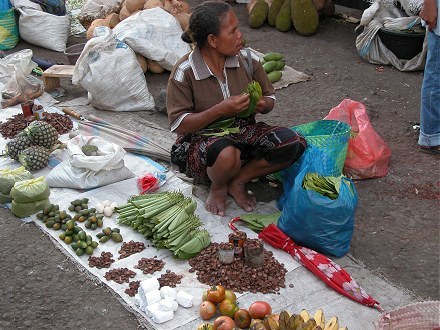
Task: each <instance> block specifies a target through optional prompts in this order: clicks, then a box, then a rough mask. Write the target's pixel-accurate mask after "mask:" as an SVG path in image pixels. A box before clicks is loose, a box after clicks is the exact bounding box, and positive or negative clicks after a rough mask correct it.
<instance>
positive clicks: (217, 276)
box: [189, 243, 287, 293]
mask: <svg viewBox="0 0 440 330" xmlns="http://www.w3.org/2000/svg"><path fill="white" fill-rule="evenodd" d="M218 246H219V243H211V244H210V245H209V246H208V247H207V248H206V249H204V250H202V251H201V252H200V253H199V254H198V255H197V256H195V257H194V258H191V259H190V260H189V264H190V266H191V268H190V269H189V271H190V272H196V275H197V279H198V280H199V281H200V282H201V283H204V284H207V285H217V284H222V285H224V286H225V287H227V288H228V289H229V290H233V291H236V292H239V293H243V292H246V291H249V292H252V293H256V292H261V293H279V292H278V291H279V290H280V288H285V287H286V285H285V276H286V273H287V270H286V269H285V268H284V264H281V263H279V262H278V260H276V259H275V258H274V257H273V253H272V252H270V251H267V250H264V266H263V267H259V268H251V267H249V266H247V265H246V264H245V263H244V259H243V258H238V257H236V258H235V260H234V262H233V263H231V264H229V265H223V264H222V263H220V261H219V260H218V255H217V250H218Z"/></svg>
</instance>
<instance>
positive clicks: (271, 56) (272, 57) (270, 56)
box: [263, 52, 283, 62]
mask: <svg viewBox="0 0 440 330" xmlns="http://www.w3.org/2000/svg"><path fill="white" fill-rule="evenodd" d="M263 59H264V60H265V61H266V62H269V61H279V60H281V59H283V54H281V53H277V52H268V53H266V54H264V56H263Z"/></svg>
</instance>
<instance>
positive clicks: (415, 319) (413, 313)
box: [374, 301, 440, 330]
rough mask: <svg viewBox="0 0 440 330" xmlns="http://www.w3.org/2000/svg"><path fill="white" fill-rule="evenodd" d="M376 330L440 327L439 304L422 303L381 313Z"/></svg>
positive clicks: (376, 323) (431, 328)
mask: <svg viewBox="0 0 440 330" xmlns="http://www.w3.org/2000/svg"><path fill="white" fill-rule="evenodd" d="M374 325H375V327H376V329H377V330H411V329H417V330H433V329H438V328H439V327H440V302H439V301H423V302H417V303H413V304H409V305H406V306H404V307H400V308H398V309H395V310H392V311H389V312H385V313H383V314H382V315H381V316H380V318H379V320H378V321H376V322H374Z"/></svg>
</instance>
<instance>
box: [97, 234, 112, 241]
mask: <svg viewBox="0 0 440 330" xmlns="http://www.w3.org/2000/svg"><path fill="white" fill-rule="evenodd" d="M109 239H110V236H107V235H104V236H103V237H101V238H100V239H99V243H105V242H107V241H108V240H109Z"/></svg>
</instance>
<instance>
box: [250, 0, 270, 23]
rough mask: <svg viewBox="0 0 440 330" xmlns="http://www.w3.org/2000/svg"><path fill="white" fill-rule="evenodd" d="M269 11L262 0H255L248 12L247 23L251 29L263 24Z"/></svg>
mask: <svg viewBox="0 0 440 330" xmlns="http://www.w3.org/2000/svg"><path fill="white" fill-rule="evenodd" d="M268 12H269V5H268V4H267V2H266V1H264V0H257V2H256V3H255V5H254V7H253V8H252V10H251V11H250V12H249V16H248V24H249V26H250V27H251V28H253V29H258V28H260V27H262V26H263V24H264V22H266V19H267V13H268Z"/></svg>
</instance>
